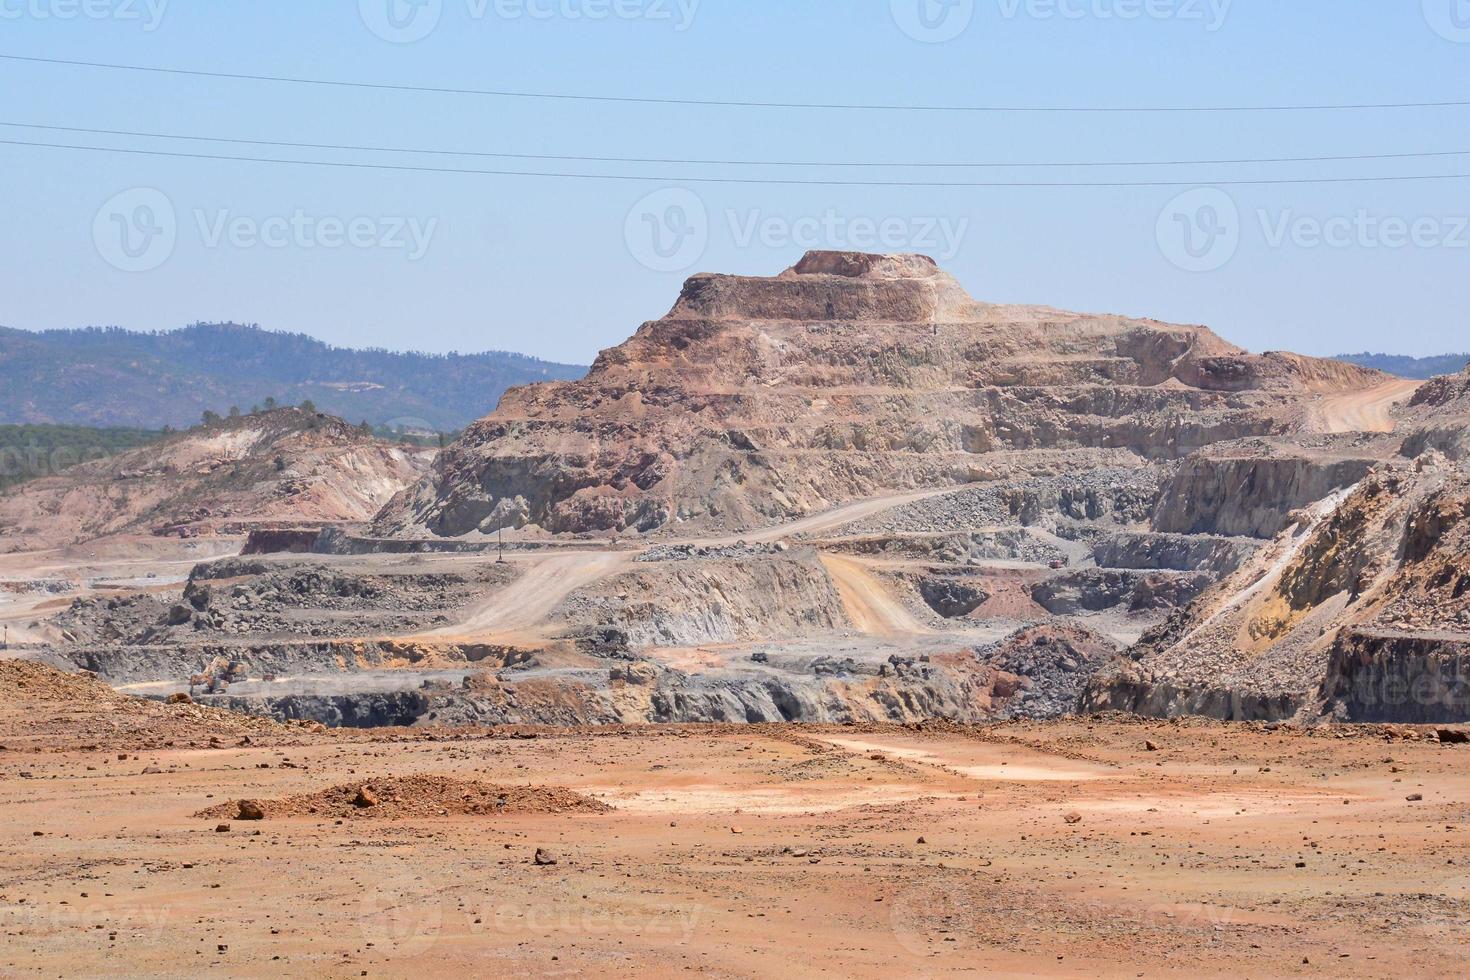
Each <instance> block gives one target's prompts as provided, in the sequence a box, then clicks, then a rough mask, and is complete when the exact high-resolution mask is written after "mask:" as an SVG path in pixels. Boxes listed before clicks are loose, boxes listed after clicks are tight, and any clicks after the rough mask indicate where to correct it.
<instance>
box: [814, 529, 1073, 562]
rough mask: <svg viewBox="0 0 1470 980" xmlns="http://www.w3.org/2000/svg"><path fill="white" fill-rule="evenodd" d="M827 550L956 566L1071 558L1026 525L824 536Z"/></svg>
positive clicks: (825, 549)
mask: <svg viewBox="0 0 1470 980" xmlns="http://www.w3.org/2000/svg"><path fill="white" fill-rule="evenodd" d="M812 537H813V539H815V540H818V541H819V543H820V545H821V548H822V550H823V551H827V552H837V553H841V554H853V555H868V556H881V557H883V558H895V559H905V558H907V559H913V560H915V561H934V562H944V563H946V564H952V565H972V566H980V565H986V564H990V563H993V562H996V561H1019V562H1026V563H1029V564H1033V565H1047V564H1050V563H1052V562H1055V561H1060V562H1063V563H1064V564H1065V563H1066V562H1067V561H1068V556H1067V553H1066V552H1064V551H1062V550H1061V549H1060V548H1058V547H1057V546H1056V545H1054V544H1051V543H1049V542H1046V541H1042V540H1039V539H1038V538H1037V537H1036V536H1035V535H1033V534H1032V533H1031V532H1029V531H1027V530H1026V529H1024V528H1008V529H1002V530H996V531H965V532H960V533H955V534H946V533H943V532H928V533H920V534H907V533H902V532H896V533H891V534H874V535H870V536H865V537H857V538H853V537H846V536H843V537H838V538H820V537H818V536H815V535H814V536H812Z"/></svg>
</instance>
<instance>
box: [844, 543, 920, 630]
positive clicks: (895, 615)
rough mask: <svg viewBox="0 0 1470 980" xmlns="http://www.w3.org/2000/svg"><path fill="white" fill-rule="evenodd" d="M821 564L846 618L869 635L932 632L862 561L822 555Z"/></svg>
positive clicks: (846, 557)
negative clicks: (844, 609) (845, 613)
mask: <svg viewBox="0 0 1470 980" xmlns="http://www.w3.org/2000/svg"><path fill="white" fill-rule="evenodd" d="M822 564H823V565H825V566H826V567H827V573H828V574H829V575H831V576H832V581H833V583H835V584H836V586H837V593H838V594H839V595H840V596H842V605H843V606H844V607H845V608H846V609H847V615H848V618H850V619H851V620H852V622H853V625H854V626H856V627H857V628H858V629H859V630H861V631H862V632H864V633H868V634H870V635H873V636H903V635H911V634H914V633H929V632H932V631H931V630H929V629H928V628H927V627H925V626H924V625H923V624H921V623H920V622H919V621H918V620H916V619H914V617H913V614H912V613H910V612H909V611H908V610H907V609H906V608H904V605H903V603H901V602H899V601H898V600H897V599H896V598H894V597H893V595H892V594H890V593H889V592H888V590H887V589H885V588H884V587H883V584H882V583H881V582H880V581H879V580H878V579H877V578H875V577H874V576H873V574H872V573H871V572H870V571H869V570H868V569H867V568H866V567H865V566H864V564H863V562H861V561H860V560H858V559H856V558H851V557H848V556H838V555H831V554H824V555H822Z"/></svg>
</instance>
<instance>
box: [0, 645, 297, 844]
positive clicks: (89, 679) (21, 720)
mask: <svg viewBox="0 0 1470 980" xmlns="http://www.w3.org/2000/svg"><path fill="white" fill-rule="evenodd" d="M303 734H304V733H303V731H302V729H300V728H297V727H294V726H285V725H279V724H277V723H275V722H273V721H267V720H264V719H260V718H250V717H247V716H245V715H240V714H236V713H234V712H231V711H224V710H221V709H218V708H209V707H202V706H200V705H194V704H162V703H160V702H156V701H145V700H143V699H142V698H132V697H128V696H126V695H123V694H119V693H117V692H116V691H114V690H112V688H110V687H108V686H107V685H106V684H104V683H102V682H101V681H99V680H97V678H96V677H94V676H92V675H89V674H69V673H64V672H62V671H60V670H57V669H56V668H54V667H50V666H46V665H44V664H39V663H34V662H31V661H27V660H3V659H0V739H5V740H7V741H8V740H10V739H16V738H24V739H25V740H27V741H28V742H29V743H31V744H36V745H48V744H52V743H55V744H60V745H76V744H82V743H88V744H96V745H100V746H108V745H126V746H136V745H155V746H156V745H164V744H166V743H173V744H176V745H180V746H184V745H203V744H208V743H209V742H210V740H213V741H215V742H217V743H223V742H231V743H234V742H238V741H239V740H240V739H241V738H242V737H244V736H249V737H250V738H251V739H252V741H254V742H256V743H257V744H263V745H270V744H278V743H280V742H282V741H286V740H290V739H296V738H301V737H303ZM228 816H233V814H228Z"/></svg>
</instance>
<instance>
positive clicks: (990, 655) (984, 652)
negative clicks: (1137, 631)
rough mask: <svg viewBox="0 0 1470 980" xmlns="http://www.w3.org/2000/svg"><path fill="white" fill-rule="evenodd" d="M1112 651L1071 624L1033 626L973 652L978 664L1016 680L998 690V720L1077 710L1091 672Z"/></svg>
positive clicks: (1105, 642)
mask: <svg viewBox="0 0 1470 980" xmlns="http://www.w3.org/2000/svg"><path fill="white" fill-rule="evenodd" d="M1116 655H1117V647H1116V646H1115V645H1114V644H1113V643H1112V642H1111V641H1109V640H1107V639H1106V638H1104V637H1102V636H1100V635H1098V634H1096V633H1093V632H1091V631H1089V630H1086V629H1082V628H1080V627H1073V626H1051V625H1043V626H1032V627H1028V628H1026V629H1022V630H1018V631H1017V632H1015V633H1013V634H1011V635H1010V636H1008V637H1006V638H1005V639H1003V640H1001V641H999V642H997V643H995V644H992V645H991V646H989V647H986V648H983V649H981V650H979V651H977V652H976V658H977V659H978V660H979V661H980V662H981V663H983V664H986V665H988V666H989V667H992V668H994V669H995V670H997V671H1001V672H1003V673H1004V674H1006V675H1010V676H1012V677H1015V678H1019V679H1020V680H1019V682H1018V683H1016V684H1015V685H1014V690H1013V691H1001V692H999V694H1000V698H1001V699H1002V700H1003V702H1004V703H1003V705H1002V706H1000V707H999V710H998V712H997V714H996V716H997V717H1000V718H1056V717H1060V716H1061V715H1065V714H1071V713H1073V712H1074V711H1076V710H1077V706H1078V699H1079V697H1080V695H1081V693H1082V691H1083V688H1084V687H1085V686H1086V684H1087V682H1088V680H1089V679H1090V678H1091V677H1092V675H1093V674H1094V673H1095V672H1096V671H1097V670H1099V669H1100V668H1101V667H1102V666H1104V665H1105V664H1107V663H1108V662H1110V661H1111V660H1112V659H1113V658H1114V657H1115V656H1116Z"/></svg>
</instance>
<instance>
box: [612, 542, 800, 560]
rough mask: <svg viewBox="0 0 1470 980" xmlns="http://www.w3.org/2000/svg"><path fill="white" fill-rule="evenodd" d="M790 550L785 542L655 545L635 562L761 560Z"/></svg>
mask: <svg viewBox="0 0 1470 980" xmlns="http://www.w3.org/2000/svg"><path fill="white" fill-rule="evenodd" d="M788 549H789V546H788V545H787V544H786V542H784V541H773V542H762V543H759V544H746V543H744V542H740V543H737V544H733V545H723V546H701V545H694V544H662V545H654V546H653V547H651V548H647V549H645V550H644V551H643V552H642V553H640V554H639V555H638V557H637V558H635V559H634V561H640V562H660V561H694V560H701V561H708V560H711V559H714V560H726V561H738V560H740V559H742V558H759V557H763V556H766V555H779V554H782V553H784V552H785V551H787V550H788Z"/></svg>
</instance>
